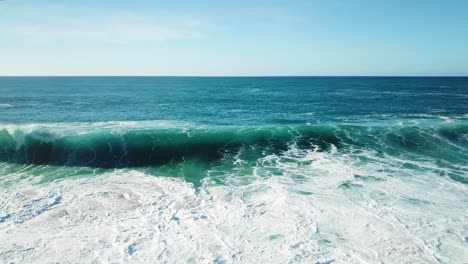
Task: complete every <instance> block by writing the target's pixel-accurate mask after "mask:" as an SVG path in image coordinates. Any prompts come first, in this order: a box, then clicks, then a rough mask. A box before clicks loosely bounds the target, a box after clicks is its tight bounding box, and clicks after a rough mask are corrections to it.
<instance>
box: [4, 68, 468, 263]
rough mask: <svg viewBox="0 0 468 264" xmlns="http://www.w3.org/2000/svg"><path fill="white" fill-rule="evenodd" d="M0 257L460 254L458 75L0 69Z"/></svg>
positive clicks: (462, 96) (382, 259) (465, 235)
mask: <svg viewBox="0 0 468 264" xmlns="http://www.w3.org/2000/svg"><path fill="white" fill-rule="evenodd" d="M0 262H1V263H51V262H62V263H77V262H81V263H101V262H102V263H121V262H134V263H322V264H324V263H468V78H435V77H434V78H409V77H407V78H396V77H394V78H367V77H359V78H358V77H355V78H339V77H329V78H321V77H315V78H309V77H288V78H286V77H284V78H283V77H281V78H280V77H277V78H260V77H258V78H191V77H190V78H189V77H184V78H182V77H174V78H172V77H157V78H156V77H155V78H150V77H118V78H117V77H101V78H93V77H67V78H65V77H64V78H61V77H54V78H52V77H51V78H49V77H42V78H32V77H31V78H29V77H28V78H26V77H23V78H14V77H2V78H0Z"/></svg>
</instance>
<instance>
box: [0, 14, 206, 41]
mask: <svg viewBox="0 0 468 264" xmlns="http://www.w3.org/2000/svg"><path fill="white" fill-rule="evenodd" d="M0 33H1V34H12V35H15V36H21V37H26V38H32V39H36V40H57V39H61V40H64V39H65V40H67V39H70V40H74V39H79V40H85V41H93V42H116V43H126V42H134V41H138V42H160V41H167V40H175V39H194V38H201V37H203V34H202V32H201V23H199V22H197V21H190V20H186V21H184V20H181V21H175V22H174V21H171V22H163V21H160V20H158V19H156V18H153V17H142V16H134V15H114V16H108V17H106V18H103V19H95V18H90V19H86V18H85V19H82V20H79V19H66V20H63V19H60V23H51V22H50V21H48V22H46V23H42V24H35V25H28V24H26V25H25V24H23V25H11V26H2V27H0Z"/></svg>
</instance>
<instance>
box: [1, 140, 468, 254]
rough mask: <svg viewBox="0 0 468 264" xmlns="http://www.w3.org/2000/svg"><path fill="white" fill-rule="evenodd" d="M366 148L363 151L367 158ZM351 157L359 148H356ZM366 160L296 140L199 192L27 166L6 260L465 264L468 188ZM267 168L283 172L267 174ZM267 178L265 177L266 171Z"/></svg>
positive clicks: (4, 218) (6, 218)
mask: <svg viewBox="0 0 468 264" xmlns="http://www.w3.org/2000/svg"><path fill="white" fill-rule="evenodd" d="M361 155H362V154H361ZM351 156H352V154H351ZM367 157H368V158H369V159H373V162H367V163H365V164H359V161H358V160H354V161H351V160H350V159H348V157H345V156H343V155H339V153H336V152H334V151H333V150H331V151H330V152H318V151H314V150H300V149H297V148H294V146H292V147H291V148H290V150H288V151H286V152H285V153H283V154H282V155H276V154H272V155H268V156H266V157H264V158H262V159H261V160H259V162H258V164H257V167H256V169H255V170H254V173H253V175H252V177H254V178H255V180H254V181H252V182H251V183H250V184H246V185H239V184H236V182H235V180H236V179H238V177H236V175H233V176H232V179H231V180H229V179H228V180H227V181H226V182H227V184H223V185H219V184H214V183H212V182H210V180H209V179H208V178H207V179H205V180H204V184H203V185H202V187H200V188H199V189H196V188H193V186H192V185H190V184H188V183H186V182H184V181H182V180H179V179H172V178H165V177H154V176H148V175H145V174H143V173H141V172H138V171H136V170H129V169H122V170H115V171H114V172H112V173H110V172H109V173H106V174H103V175H99V176H96V177H87V178H75V179H66V180H61V181H56V182H52V183H47V184H35V183H34V182H32V183H31V181H30V180H28V178H27V177H23V176H24V173H26V172H21V171H19V172H18V173H17V175H9V176H3V177H17V178H16V179H15V182H16V184H15V185H12V186H9V187H8V188H4V189H3V190H2V191H1V192H0V237H2V239H1V240H0V249H1V250H0V252H1V253H0V260H2V261H5V262H6V261H9V262H37V263H46V262H53V261H57V260H60V261H62V262H76V261H80V262H93V261H98V262H167V263H209V262H214V263H232V262H236V263H287V262H297V263H302V262H306V263H311V262H314V263H332V262H333V263H377V262H385V263H436V262H445V263H461V262H463V261H464V260H466V259H468V250H467V248H468V247H467V240H468V233H467V229H466V227H467V224H468V215H467V213H466V212H467V210H466V204H467V201H468V192H467V191H468V190H467V187H466V185H464V184H460V183H458V182H455V181H452V180H450V178H448V177H440V176H439V175H437V174H436V172H434V170H433V169H432V168H431V166H432V165H433V164H431V163H427V162H426V163H424V162H420V163H414V164H413V166H417V167H418V172H419V174H417V173H415V171H414V170H412V169H411V166H405V165H404V164H405V163H406V162H405V161H403V160H398V159H392V158H390V157H380V158H377V157H376V156H375V155H373V154H372V153H368V154H367ZM271 168H275V169H277V170H278V171H279V172H280V173H277V174H278V175H274V176H273V175H271V176H270V177H265V175H266V173H268V171H270V169H271ZM260 176H261V177H260Z"/></svg>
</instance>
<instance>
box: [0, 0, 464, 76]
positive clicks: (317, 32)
mask: <svg viewBox="0 0 468 264" xmlns="http://www.w3.org/2000/svg"><path fill="white" fill-rule="evenodd" d="M0 75H210V76H213V75H215V76H218V75H262V76H264V75H468V1H462V0H460V1H456V0H446V1H442V0H440V1H433V0H426V1H419V0H411V1H408V0H406V1H400V0H391V1H387V0H385V1H384V0H373V1H371V0H347V1H345V0H342V1H338V0H327V1H325V0H323V1H314V0H302V1H295V0H289V1H286V0H284V1H275V0H270V1H258V0H249V1H241V0H238V1H208V0H199V1H178V0H174V1H156V0H126V1H120V0H114V1H109V0H100V1H95V0H93V1H91V0H80V1H77V0H73V1H68V0H47V1H40V0H5V1H0Z"/></svg>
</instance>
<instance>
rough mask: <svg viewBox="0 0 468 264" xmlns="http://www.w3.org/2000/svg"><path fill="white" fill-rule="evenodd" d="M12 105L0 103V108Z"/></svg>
mask: <svg viewBox="0 0 468 264" xmlns="http://www.w3.org/2000/svg"><path fill="white" fill-rule="evenodd" d="M13 106H14V105H12V104H0V108H9V107H13Z"/></svg>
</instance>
